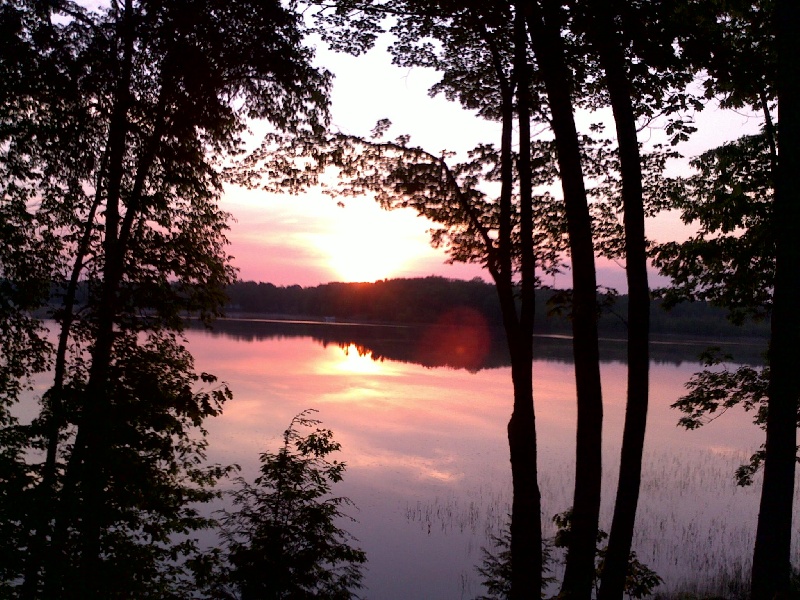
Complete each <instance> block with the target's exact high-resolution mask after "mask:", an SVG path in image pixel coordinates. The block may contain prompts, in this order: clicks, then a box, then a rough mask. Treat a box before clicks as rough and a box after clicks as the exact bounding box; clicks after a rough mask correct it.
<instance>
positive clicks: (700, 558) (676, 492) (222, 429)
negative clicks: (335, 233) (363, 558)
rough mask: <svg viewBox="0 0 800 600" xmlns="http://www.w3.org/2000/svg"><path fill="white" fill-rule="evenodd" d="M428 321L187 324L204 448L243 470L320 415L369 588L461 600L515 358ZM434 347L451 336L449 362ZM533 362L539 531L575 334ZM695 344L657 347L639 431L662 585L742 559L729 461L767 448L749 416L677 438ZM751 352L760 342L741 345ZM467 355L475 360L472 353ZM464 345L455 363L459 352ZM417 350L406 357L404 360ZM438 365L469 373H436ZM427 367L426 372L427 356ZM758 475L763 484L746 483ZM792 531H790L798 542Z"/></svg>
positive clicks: (612, 459)
mask: <svg viewBox="0 0 800 600" xmlns="http://www.w3.org/2000/svg"><path fill="white" fill-rule="evenodd" d="M476 335H477V336H478V337H477V341H478V342H480V343H471V342H475V340H471V337H473V336H471V335H470V333H464V332H461V334H459V333H458V332H456V331H454V330H448V329H447V328H444V329H443V328H432V329H431V330H429V331H426V332H422V333H420V332H419V331H415V330H409V329H404V328H369V327H359V326H348V325H324V326H320V325H316V326H315V325H309V324H270V323H259V322H222V323H219V324H217V325H216V326H215V331H213V332H207V331H203V330H200V329H196V330H190V331H189V332H188V340H189V347H190V349H191V351H192V353H193V354H194V356H195V358H196V362H197V368H198V369H200V370H206V371H209V372H212V373H214V374H216V375H217V376H218V377H219V378H220V379H221V380H224V381H226V382H227V383H228V384H229V385H230V387H231V389H232V390H233V392H234V400H233V401H231V402H230V403H229V405H228V406H227V408H226V410H225V413H224V415H223V416H222V417H220V418H218V419H216V420H215V421H214V422H212V423H210V427H209V430H210V434H211V452H210V454H211V459H212V460H214V461H220V462H225V463H231V462H236V463H238V464H240V465H241V466H242V468H243V474H244V475H245V476H246V477H251V478H252V477H253V476H254V474H255V472H256V469H257V464H258V463H257V457H258V454H259V452H261V451H263V450H264V449H265V448H273V449H274V448H276V447H277V446H278V445H279V444H280V435H281V433H282V431H283V430H284V429H285V428H286V426H287V425H288V423H289V422H290V420H291V419H292V417H293V416H294V415H296V414H297V413H299V412H300V411H302V410H304V409H307V408H315V409H318V410H319V413H318V417H319V418H320V419H321V420H322V421H323V423H324V426H326V427H329V428H331V429H332V430H333V431H334V433H335V436H336V439H337V440H338V441H340V442H341V443H342V447H343V452H342V459H343V460H345V461H346V463H347V465H348V470H347V473H346V474H345V480H344V482H343V483H342V484H340V485H339V486H338V488H337V490H336V491H337V493H338V494H341V495H346V496H349V497H350V498H351V499H352V500H353V501H354V502H355V503H356V505H357V506H358V510H357V511H353V514H352V516H354V517H355V518H356V519H358V523H356V524H350V525H348V526H347V527H348V529H349V530H350V531H351V532H352V533H353V534H355V536H356V537H357V538H358V539H359V540H360V543H361V546H362V548H363V549H364V550H366V552H367V555H368V558H369V563H368V569H369V570H368V573H367V577H366V585H367V587H368V589H367V591H366V596H367V597H368V598H375V599H393V598H397V599H400V598H403V599H408V598H417V599H424V598H435V599H440V598H441V599H449V598H472V597H474V596H475V595H477V594H478V593H480V592H481V586H480V578H479V576H478V575H477V573H476V571H475V565H476V564H477V563H479V562H480V560H481V552H480V548H481V546H483V545H486V543H487V537H488V535H489V534H492V533H494V534H497V533H499V531H500V529H501V527H502V523H503V521H504V519H505V518H506V514H507V513H508V511H509V507H510V500H511V497H510V492H511V489H510V472H509V463H508V447H507V442H506V437H505V427H506V423H507V421H508V418H509V416H510V412H511V380H510V368H509V367H507V366H504V360H505V359H504V353H503V350H502V342H501V341H498V340H497V339H489V338H486V337H481V336H484V333H483V332H478V333H477V334H476ZM437 345H448V346H449V348H450V350H451V352H450V353H449V358H448V357H446V356H445V355H444V354H443V353H442V352H440V350H439V349H437ZM536 346H537V352H538V358H537V359H536V361H535V363H534V366H533V369H534V377H535V382H536V383H535V391H534V393H535V403H536V411H537V412H536V414H537V426H538V435H539V456H540V470H541V475H540V485H541V488H542V493H543V505H544V506H543V510H544V521H545V527H546V533H547V534H552V533H553V528H552V526H551V524H550V521H549V519H550V517H551V516H552V515H554V514H555V513H557V512H561V511H563V510H566V509H567V508H568V507H569V506H570V504H571V497H572V477H573V473H572V469H573V467H572V462H573V460H574V435H575V418H576V411H575V390H574V380H573V365H572V363H571V360H570V342H569V341H568V340H563V339H552V338H538V339H537V344H536ZM701 348H702V346H692V345H689V346H686V345H684V346H675V345H670V346H666V345H659V346H655V347H654V352H653V354H654V358H655V360H654V362H653V365H652V367H651V381H652V392H651V394H652V397H651V406H652V408H651V412H650V427H649V431H648V434H647V440H646V456H645V472H644V475H643V483H642V488H643V489H642V500H641V505H640V510H639V514H638V521H637V523H638V526H637V533H636V538H635V542H634V544H635V550H636V552H637V554H638V555H639V557H640V559H641V560H643V561H644V562H646V563H648V564H649V565H650V566H651V567H652V568H654V569H655V570H656V571H657V572H658V573H659V574H660V575H661V576H662V577H663V578H664V580H665V582H666V583H665V585H664V586H662V587H661V588H660V591H679V590H686V589H694V588H696V587H697V586H701V587H703V586H708V587H711V588H713V587H719V586H724V585H725V581H727V580H728V579H730V578H735V577H736V574H737V572H740V571H742V570H743V571H744V572H745V573H746V572H747V571H748V570H749V554H750V552H751V550H752V545H753V535H754V525H755V518H756V513H757V507H758V487H753V488H751V489H743V488H739V487H737V486H736V485H735V482H734V480H733V471H734V469H735V468H736V466H738V465H739V464H741V463H742V462H744V461H746V460H747V458H748V457H749V456H750V454H751V453H752V452H753V451H754V450H755V449H756V448H758V446H759V444H760V443H761V442H762V434H761V432H760V431H759V430H758V429H757V428H756V427H755V426H753V425H752V424H751V422H750V418H749V416H748V415H746V414H744V413H740V412H735V411H729V413H727V414H725V415H724V417H722V418H720V419H717V420H715V421H714V422H713V423H711V424H709V425H707V426H706V427H703V428H701V429H700V430H698V431H693V432H687V431H684V430H682V429H679V428H677V427H676V422H677V419H678V415H677V413H676V412H675V411H674V410H671V409H670V408H669V405H670V404H671V403H672V402H674V401H675V400H676V399H677V398H678V397H679V396H680V395H682V393H683V392H684V388H683V385H684V383H685V382H686V381H687V380H688V378H689V377H690V376H691V374H692V373H693V372H694V371H696V370H698V368H699V366H698V364H697V361H696V359H694V358H693V357H695V356H696V355H697V352H698V351H699V350H700V349H701ZM740 350H742V351H744V353H745V356H756V355H757V352H758V350H759V349H758V348H757V347H754V348H747V347H742V348H740ZM476 352H477V355H476ZM623 352H624V345H623V344H621V343H619V342H608V343H606V344H604V348H603V354H604V355H605V356H606V357H607V359H606V360H604V362H603V364H602V375H603V386H604V387H603V393H604V401H605V425H604V438H605V444H604V469H605V487H604V496H603V507H602V523H601V526H602V527H603V528H605V529H608V528H609V526H610V519H611V511H612V504H611V503H612V502H613V494H614V490H615V485H616V481H615V480H616V469H617V464H618V456H617V455H618V452H619V439H620V437H621V432H622V424H623V418H624V400H625V373H626V366H625V364H624V362H622V360H621V356H622V355H623V354H622V353H623ZM459 356H460V358H459ZM415 361H416V362H415ZM447 362H449V363H450V364H451V365H459V364H460V365H462V366H465V367H468V368H454V367H453V366H449V367H448V366H438V367H437V366H434V365H437V364H443V363H447ZM420 363H423V364H424V365H427V366H423V364H420ZM757 483H760V482H757ZM796 537H798V536H796Z"/></svg>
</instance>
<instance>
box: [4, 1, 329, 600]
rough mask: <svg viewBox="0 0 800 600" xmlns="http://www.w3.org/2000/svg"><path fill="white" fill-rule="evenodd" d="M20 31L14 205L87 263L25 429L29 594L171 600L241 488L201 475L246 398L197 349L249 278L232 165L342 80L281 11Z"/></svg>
mask: <svg viewBox="0 0 800 600" xmlns="http://www.w3.org/2000/svg"><path fill="white" fill-rule="evenodd" d="M2 23H3V25H4V27H5V28H6V29H8V30H9V31H10V32H11V33H12V34H13V37H12V38H11V41H10V42H7V41H6V40H5V39H4V42H3V43H4V44H7V45H10V46H14V45H16V46H17V47H19V48H21V49H23V50H25V51H26V52H27V53H28V54H29V55H30V56H31V57H32V58H33V60H32V61H31V63H30V66H29V65H28V64H27V63H25V62H20V61H18V62H15V61H14V59H11V58H6V55H5V54H4V55H3V62H2V68H3V70H4V71H8V72H11V73H14V72H17V71H18V72H23V74H25V73H27V71H25V70H26V69H27V70H28V71H30V73H31V76H30V77H29V78H28V79H26V80H23V82H22V83H14V84H8V85H7V86H5V87H6V88H7V89H9V90H10V92H9V96H7V97H4V98H3V109H2V110H3V112H2V124H3V127H4V129H3V132H2V134H3V136H4V137H3V138H2V139H3V144H2V146H1V148H2V158H3V160H2V165H3V168H4V170H5V171H4V174H5V175H7V178H6V179H4V181H3V185H4V187H3V192H4V200H5V197H11V198H13V200H14V201H15V202H16V204H15V205H14V207H15V210H17V212H18V213H19V214H21V215H23V217H25V218H27V219H28V220H29V221H30V222H32V223H33V224H35V225H37V226H38V229H34V228H30V232H31V233H32V234H33V235H34V236H38V235H39V232H40V231H41V232H44V233H43V237H42V238H36V237H33V238H31V239H40V240H43V241H45V242H46V241H47V240H48V239H53V240H54V241H55V245H56V252H55V253H56V256H59V257H63V258H67V257H69V259H70V263H71V264H64V263H65V261H63V260H62V261H61V262H58V261H54V262H53V264H52V268H53V272H52V273H51V277H52V279H54V280H56V281H65V282H66V284H65V287H64V289H63V290H61V292H60V294H61V295H62V297H63V310H61V311H60V312H57V313H56V314H55V315H54V316H55V317H56V318H57V319H58V321H59V324H60V326H61V337H60V340H59V344H58V348H57V352H56V361H55V383H54V385H53V387H52V388H51V389H50V390H49V392H48V393H47V394H46V395H45V396H44V397H43V410H42V413H41V415H40V417H39V418H38V419H37V420H36V421H35V422H34V424H33V425H32V426H31V427H30V428H27V429H26V430H24V431H22V430H20V429H19V428H16V429H12V430H10V431H12V432H16V434H17V438H16V439H20V438H21V437H22V438H24V439H25V440H26V441H25V444H26V445H27V447H28V448H32V449H39V448H41V449H42V450H43V451H44V453H45V458H44V461H43V463H42V464H37V463H35V461H33V464H31V465H29V466H28V468H27V469H25V470H24V474H25V476H26V477H27V478H28V479H27V481H26V480H23V481H21V482H17V483H14V482H12V485H10V488H12V487H13V485H16V488H13V489H16V490H22V491H24V492H26V494H27V496H29V497H30V499H31V501H32V502H31V503H30V506H31V507H32V508H31V510H30V512H29V514H27V515H24V517H25V518H24V519H22V520H20V521H19V527H20V531H21V532H22V534H24V535H27V538H26V540H25V543H21V544H19V548H20V550H21V551H22V552H21V556H22V557H23V559H24V561H25V565H24V585H23V587H22V595H23V596H24V597H34V596H36V595H38V594H39V593H40V592H42V590H44V594H45V595H46V596H49V597H64V598H66V597H81V598H92V597H104V598H106V597H114V596H115V595H121V594H134V595H136V596H138V597H148V595H149V594H153V595H163V594H165V593H167V592H166V590H167V589H171V586H172V587H174V586H178V587H179V584H180V581H181V577H183V575H181V571H182V569H183V568H184V567H183V566H181V565H180V562H181V560H180V557H182V556H186V555H190V554H191V553H192V552H193V542H192V541H191V539H190V540H187V541H186V542H176V541H174V539H173V537H172V536H173V534H177V533H186V532H189V531H191V530H193V529H196V528H197V527H201V526H204V525H206V524H207V523H208V521H207V520H206V519H202V518H200V517H199V516H198V514H197V512H196V509H195V508H193V507H191V506H190V504H191V503H192V502H195V501H203V500H207V499H208V498H210V497H211V496H212V495H213V492H212V490H211V486H212V485H213V483H214V481H215V480H216V479H217V478H218V477H219V476H221V475H222V474H223V473H224V469H220V468H217V467H208V468H206V467H201V466H198V465H199V464H202V460H203V457H204V452H203V449H204V447H205V442H204V441H203V439H202V431H203V430H202V428H201V425H202V421H203V419H204V418H205V417H207V416H212V415H214V414H217V412H218V411H219V407H220V403H221V402H222V401H223V400H224V399H225V398H226V397H227V396H228V392H227V390H226V389H225V388H224V387H220V388H216V389H213V390H210V391H208V390H207V391H202V390H198V389H197V386H198V385H200V384H201V383H206V384H207V383H210V382H211V381H213V378H211V376H207V375H196V374H195V373H194V371H193V368H192V364H191V357H190V356H189V355H188V354H187V352H186V350H185V348H184V347H183V345H182V343H181V337H180V331H181V328H182V321H181V314H182V312H184V311H189V312H194V313H199V314H200V315H201V316H202V317H204V318H208V317H210V316H212V315H213V314H215V313H217V312H218V311H219V309H220V308H221V306H222V304H223V302H224V295H223V292H222V290H223V288H224V286H225V285H226V284H228V283H230V281H232V278H233V270H232V269H231V267H230V266H229V265H228V264H227V260H228V256H227V254H226V253H225V246H226V243H227V241H226V239H225V235H224V234H225V229H226V225H225V220H226V217H227V215H225V214H224V213H222V212H221V211H220V210H219V208H218V207H217V200H218V197H219V194H220V192H221V186H222V182H223V173H222V167H223V164H222V162H221V157H223V156H224V155H226V154H235V153H236V152H237V151H238V149H239V144H240V141H241V136H242V134H243V132H244V131H245V129H246V125H245V120H246V119H248V118H263V119H267V120H269V121H271V122H272V124H273V125H274V126H275V127H277V128H278V129H288V130H297V129H299V128H302V127H306V126H308V127H316V126H319V125H320V124H322V123H323V122H324V121H325V119H326V118H327V114H326V91H327V86H328V75H327V74H326V73H324V72H321V71H318V70H316V69H315V68H313V67H311V66H310V60H311V53H310V51H309V50H307V49H304V48H303V47H302V46H301V37H302V29H303V28H302V24H301V22H300V20H299V17H298V16H297V15H296V14H294V13H292V12H291V11H289V10H287V9H285V8H283V7H281V6H280V5H279V4H277V3H271V2H267V3H264V2H256V3H235V4H231V3H225V2H214V1H207V2H192V1H187V2H167V3H161V2H134V1H133V0H126V1H124V2H121V3H117V2H114V3H110V4H109V5H107V6H102V7H99V8H84V7H83V6H81V5H80V4H77V3H72V2H64V3H53V4H47V3H40V2H25V1H20V2H13V3H6V4H4V5H3V8H2ZM6 140H8V141H6ZM34 199H35V200H36V201H37V202H38V206H37V204H36V203H34V202H33V200H34ZM4 205H5V202H4ZM10 222H11V221H10ZM22 248H24V246H21V249H22ZM9 264H10V263H9ZM5 269H6V267H4V270H5ZM6 272H7V274H13V275H14V276H15V277H16V276H18V273H17V272H14V271H11V270H7V271H6ZM79 280H82V282H83V283H82V285H81V286H78V285H77V283H78V281H79ZM21 281H22V280H17V279H14V280H13V281H11V282H10V286H12V287H14V286H19V285H20V282H21ZM79 287H80V288H81V289H83V290H86V291H87V293H88V296H87V297H86V298H83V299H81V303H80V306H79V305H78V304H77V301H76V294H77V291H78V289H79ZM53 502H55V503H56V508H55V509H53V507H52V503H53ZM5 542H6V540H4V543H5ZM8 542H9V543H12V542H11V540H8ZM171 561H175V562H174V563H171ZM19 576H20V574H19V573H16V574H14V577H15V578H18V577H19ZM175 589H177V587H176V588H175Z"/></svg>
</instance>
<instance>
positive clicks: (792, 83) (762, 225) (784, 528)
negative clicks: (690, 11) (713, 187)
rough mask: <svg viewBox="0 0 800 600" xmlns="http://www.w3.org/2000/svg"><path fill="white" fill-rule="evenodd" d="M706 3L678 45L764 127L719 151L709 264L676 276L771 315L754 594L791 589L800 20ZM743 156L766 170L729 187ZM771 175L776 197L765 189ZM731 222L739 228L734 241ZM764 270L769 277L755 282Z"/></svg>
mask: <svg viewBox="0 0 800 600" xmlns="http://www.w3.org/2000/svg"><path fill="white" fill-rule="evenodd" d="M707 10H708V11H709V13H710V14H707V15H706V16H705V19H704V20H705V23H704V24H705V25H706V30H705V31H706V32H707V33H708V35H706V36H705V37H703V38H699V37H696V38H695V39H693V40H686V41H685V42H684V43H683V46H684V48H685V50H686V51H687V53H688V54H689V55H690V56H699V57H700V63H701V64H703V65H704V66H705V68H706V70H707V72H708V73H709V75H710V77H708V79H707V84H706V85H707V94H708V95H709V96H710V97H712V96H718V97H720V98H721V99H722V100H721V104H722V105H723V106H728V107H734V108H737V107H743V106H749V107H752V108H754V109H756V110H757V111H759V112H761V114H763V116H764V132H763V137H762V138H761V139H758V138H751V139H749V140H742V141H740V142H739V143H738V144H736V145H731V146H729V147H727V148H723V149H721V150H722V151H720V152H719V153H718V156H719V164H720V165H723V166H724V167H725V170H724V171H722V172H721V176H720V178H719V179H720V182H721V185H720V187H719V189H718V195H717V198H716V199H715V200H716V202H714V203H709V206H710V207H712V208H713V209H714V210H715V213H714V214H713V215H708V216H709V217H710V218H709V219H708V220H707V222H708V223H710V224H711V227H713V228H715V229H717V230H718V231H720V233H721V235H719V236H717V237H718V239H717V240H714V243H713V244H711V245H708V246H703V245H700V244H695V248H691V247H690V251H693V252H695V253H696V254H698V255H699V256H701V257H702V258H703V259H704V266H707V267H708V269H707V270H706V269H702V270H700V269H695V270H694V271H693V270H691V269H686V268H681V269H680V273H682V274H684V275H685V279H684V283H685V284H688V285H686V286H685V289H686V291H687V292H688V293H690V294H691V293H694V292H695V290H699V292H698V293H700V294H717V299H718V300H719V301H721V302H723V303H727V304H728V305H729V306H731V308H732V309H733V311H734V312H733V316H734V318H736V319H738V320H740V321H741V320H742V319H743V316H744V315H747V314H753V313H754V312H755V313H756V314H757V315H761V316H763V315H764V314H765V311H764V309H765V308H767V310H768V313H769V315H770V317H771V332H772V333H771V340H770V349H769V356H768V360H769V365H770V368H769V375H768V376H769V383H768V392H767V415H766V423H767V441H766V444H765V452H764V483H763V487H762V496H761V506H760V510H759V517H758V525H757V532H756V545H755V548H754V553H753V575H752V590H751V594H752V596H753V598H768V597H771V596H773V595H774V594H775V593H777V592H780V593H783V592H786V591H787V590H788V588H789V579H790V574H791V566H790V550H789V548H790V540H791V523H792V499H793V494H794V472H795V460H796V459H795V457H796V436H797V434H796V415H797V403H798V398H800V379H798V378H797V377H796V375H794V374H793V370H792V367H791V366H790V363H791V362H792V361H791V358H789V357H790V356H791V354H792V352H793V351H794V349H795V348H796V347H797V343H798V342H799V341H800V337H799V336H800V330H799V329H798V326H797V320H796V319H795V318H794V315H793V314H792V309H791V308H790V307H791V306H793V305H794V306H796V303H797V301H798V298H800V296H798V294H800V282H798V278H797V266H798V260H800V255H798V253H797V249H796V248H795V247H794V246H795V245H794V244H793V242H792V240H791V232H790V225H789V224H790V223H792V222H794V221H793V220H794V219H796V218H797V217H798V214H797V202H796V201H793V198H794V195H795V192H794V186H793V184H792V182H791V174H792V173H793V169H796V168H797V162H796V161H797V154H796V152H797V150H796V148H797V145H796V142H795V138H794V137H793V136H794V135H796V134H797V129H796V128H797V120H796V119H797V107H798V104H797V102H798V99H797V86H796V80H797V79H796V78H797V71H796V69H797V65H796V62H797V61H796V49H795V48H794V44H793V43H792V40H791V33H790V31H791V27H792V25H793V24H794V25H796V24H797V18H798V15H797V10H796V7H794V6H790V5H789V3H783V2H780V1H778V2H772V1H765V2H758V3H747V2H738V1H733V0H732V1H729V2H725V3H722V4H720V5H719V6H713V7H707ZM709 24H710V27H709V26H708V25H709ZM776 100H777V104H778V116H779V121H781V123H780V127H776V125H775V124H774V123H773V119H772V114H771V109H772V107H773V106H774V102H775V101H776ZM776 129H777V133H776ZM756 148H757V149H758V150H757V151H756V152H753V150H754V149H756ZM764 150H766V152H765V151H764ZM747 154H749V155H751V156H756V157H757V161H758V164H759V165H763V164H764V163H765V162H766V164H767V167H766V168H763V167H762V168H761V169H752V171H753V172H754V173H756V177H755V178H754V179H752V180H745V181H744V184H745V185H744V186H735V187H732V188H726V187H725V181H726V180H728V181H730V180H733V181H736V180H737V178H739V177H740V176H741V174H743V173H745V174H746V173H747V172H748V170H750V168H749V167H750V166H749V165H747V163H746V162H744V161H742V162H738V163H737V162H734V161H731V160H730V158H731V157H733V156H736V155H738V156H739V157H740V158H743V157H744V156H745V155H747ZM765 156H766V159H765ZM770 181H771V182H772V183H773V185H774V196H771V195H770V193H769V189H770V187H771V186H770V184H769V182H770ZM759 188H760V189H759ZM748 209H751V210H749V211H748ZM732 226H733V227H742V228H743V229H744V233H745V236H744V238H743V242H742V244H741V246H740V247H738V248H737V247H736V246H737V244H738V241H735V240H734V239H733V238H734V235H733V230H732V229H731V227H732ZM726 242H728V243H726ZM673 250H674V248H673ZM673 257H674V255H673ZM748 257H749V259H748ZM773 257H774V258H773ZM746 260H750V261H751V263H750V264H747V269H746V270H747V271H750V272H751V273H752V274H753V275H756V276H755V277H753V276H748V275H746V274H745V273H746V270H745V269H743V268H742V267H743V266H744V265H745V261H746ZM671 264H673V265H675V264H680V262H679V261H673V262H672V263H671ZM773 265H774V267H773ZM773 268H774V270H773ZM773 273H774V279H773V278H772V274H773ZM760 275H764V276H765V279H766V281H765V280H763V279H762V280H760V281H759V279H760V277H759V276H760ZM763 283H766V285H761V284H763ZM742 284H744V285H742ZM747 286H752V287H750V288H749V289H752V290H755V291H756V293H755V294H754V297H755V302H753V301H752V300H751V299H749V298H748V297H747V292H746V290H748V287H747ZM770 290H771V292H772V293H771V295H770V293H769V292H770ZM776 360H777V361H778V363H779V364H778V365H777V369H778V370H777V371H776V370H775V368H776V365H775V364H774V361H776Z"/></svg>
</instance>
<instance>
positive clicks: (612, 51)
mask: <svg viewBox="0 0 800 600" xmlns="http://www.w3.org/2000/svg"><path fill="white" fill-rule="evenodd" d="M593 8H594V16H595V19H596V21H595V23H596V24H595V26H594V27H592V28H591V30H592V31H593V32H595V35H593V39H592V43H593V44H594V46H595V48H596V49H597V52H598V56H599V58H600V64H601V66H602V68H603V70H604V71H605V75H606V87H607V89H608V92H609V96H610V99H611V106H612V110H613V113H614V122H615V124H616V131H617V143H618V146H619V157H620V172H621V175H622V203H623V210H624V217H623V218H624V225H625V259H626V269H625V272H626V275H627V280H628V349H627V353H628V398H627V404H626V408H625V426H624V429H623V434H622V451H621V455H620V467H619V482H618V485H617V496H616V501H615V504H614V517H613V520H612V523H611V533H610V535H609V540H608V550H607V551H606V556H605V561H604V566H603V572H602V578H601V582H600V591H599V594H598V600H612V599H613V600H621V599H622V595H623V592H624V590H625V578H626V575H627V569H628V558H629V556H630V552H631V545H632V541H633V528H634V524H635V521H636V509H637V506H638V503H639V488H640V483H641V474H642V453H643V450H644V436H645V430H646V427H647V405H648V388H649V369H650V355H649V351H650V349H649V333H650V289H649V287H648V282H647V248H646V242H645V231H644V200H643V197H642V168H641V158H640V155H639V142H638V138H637V134H636V117H635V114H634V111H633V102H632V90H631V85H630V81H629V79H628V75H627V72H626V68H625V65H626V60H625V54H624V52H623V49H622V45H621V42H620V40H619V35H618V34H617V32H616V27H615V24H614V17H613V14H612V13H611V12H610V6H609V5H608V4H607V3H606V2H595V3H594V5H593Z"/></svg>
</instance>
